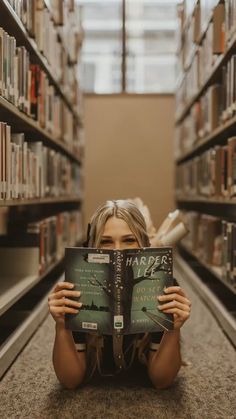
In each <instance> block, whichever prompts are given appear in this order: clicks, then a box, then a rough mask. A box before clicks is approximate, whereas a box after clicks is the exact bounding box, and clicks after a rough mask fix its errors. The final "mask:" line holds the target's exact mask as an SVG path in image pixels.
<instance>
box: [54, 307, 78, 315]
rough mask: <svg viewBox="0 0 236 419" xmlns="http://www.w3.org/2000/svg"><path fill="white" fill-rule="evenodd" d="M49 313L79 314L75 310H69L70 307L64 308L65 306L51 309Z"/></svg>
mask: <svg viewBox="0 0 236 419" xmlns="http://www.w3.org/2000/svg"><path fill="white" fill-rule="evenodd" d="M50 312H51V313H52V314H66V313H71V314H77V313H78V312H79V310H78V309H77V308H71V307H66V306H60V307H59V306H58V307H55V306H54V307H53V308H52V309H51V310H50Z"/></svg>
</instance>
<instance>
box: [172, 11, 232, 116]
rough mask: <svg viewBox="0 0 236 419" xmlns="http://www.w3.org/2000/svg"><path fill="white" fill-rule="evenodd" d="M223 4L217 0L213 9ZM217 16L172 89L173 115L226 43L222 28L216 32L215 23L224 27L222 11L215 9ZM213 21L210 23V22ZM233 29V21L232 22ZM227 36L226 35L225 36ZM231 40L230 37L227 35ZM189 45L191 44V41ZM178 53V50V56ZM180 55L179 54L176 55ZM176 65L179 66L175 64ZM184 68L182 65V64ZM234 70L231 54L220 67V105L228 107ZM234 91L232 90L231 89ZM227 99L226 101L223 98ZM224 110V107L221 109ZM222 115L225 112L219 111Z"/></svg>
mask: <svg viewBox="0 0 236 419" xmlns="http://www.w3.org/2000/svg"><path fill="white" fill-rule="evenodd" d="M223 6H224V4H219V5H218V6H217V7H216V10H218V8H220V10H221V9H222V8H223ZM218 15H219V17H218V20H217V21H216V24H215V26H211V25H210V26H209V28H208V31H207V32H206V36H205V38H204V39H203V41H202V45H201V46H199V47H198V48H196V49H195V55H194V57H193V59H192V60H191V66H190V67H189V69H188V71H186V72H185V73H184V77H183V78H181V83H180V86H179V87H178V89H177V92H176V104H177V109H178V112H177V117H179V116H180V115H181V113H182V112H183V110H184V109H185V107H186V106H188V104H189V103H190V102H191V100H192V99H193V98H194V96H195V95H196V94H197V93H198V92H199V90H200V89H201V87H202V86H203V85H204V83H205V82H206V81H207V80H208V78H209V76H210V75H211V73H212V71H213V68H214V66H215V65H216V60H217V59H218V57H219V56H221V55H222V54H223V53H224V52H225V51H226V50H227V44H226V43H225V35H224V30H223V29H222V31H221V32H220V30H219V27H221V28H224V27H225V18H224V16H225V13H224V11H222V13H218V14H217V16H218ZM212 25H213V23H212ZM235 30H236V24H235ZM227 39H228V38H227ZM230 40H231V41H232V38H230ZM191 45H192V44H191ZM180 56H181V54H179V57H180ZM180 59H181V58H180ZM179 67H181V66H180V65H179ZM182 70H183V71H184V65H182ZM234 73H235V56H233V57H232V58H229V60H228V63H226V64H224V66H223V67H222V73H221V77H219V79H220V78H221V80H222V81H221V83H220V85H221V88H220V87H219V89H221V90H222V92H221V95H222V102H223V106H224V108H226V109H228V107H229V106H228V101H230V96H231V95H232V91H234V92H235V80H234V77H233V74H234ZM234 94H235V93H234ZM226 100H227V103H225V101H226ZM223 111H224V114H225V109H224V110H223ZM223 116H224V119H225V117H226V115H223Z"/></svg>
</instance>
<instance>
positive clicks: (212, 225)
mask: <svg viewBox="0 0 236 419" xmlns="http://www.w3.org/2000/svg"><path fill="white" fill-rule="evenodd" d="M185 217H186V220H187V224H188V228H189V234H188V235H187V236H186V237H184V238H183V240H182V244H183V245H184V246H185V247H186V248H187V249H188V250H189V251H190V252H191V253H193V254H194V255H196V256H197V257H198V259H200V260H201V261H202V262H203V263H205V264H207V265H209V266H210V267H212V268H213V269H214V268H216V269H215V272H216V273H218V275H219V276H220V277H221V278H222V279H223V280H225V281H226V282H227V283H228V284H230V285H231V286H232V287H233V288H234V289H235V290H236V223H234V222H230V221H227V220H222V219H220V218H218V217H214V216H211V215H206V214H200V213H198V212H194V211H189V212H186V213H185Z"/></svg>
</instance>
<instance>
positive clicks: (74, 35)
mask: <svg viewBox="0 0 236 419" xmlns="http://www.w3.org/2000/svg"><path fill="white" fill-rule="evenodd" d="M8 2H9V3H10V4H11V6H12V8H13V10H14V11H15V13H16V14H17V15H18V17H19V18H20V19H21V21H22V23H23V25H24V26H25V28H26V30H27V32H28V34H29V36H30V37H32V38H33V39H34V40H35V42H36V45H37V49H38V50H39V51H40V52H41V53H42V54H43V55H44V57H45V58H46V59H47V61H48V64H49V65H50V67H51V69H52V71H53V75H54V77H55V78H56V79H57V80H58V81H60V79H61V71H64V70H65V67H62V66H61V64H62V63H61V62H60V57H61V55H64V54H65V55H66V59H67V62H68V61H69V62H70V63H74V64H76V63H77V61H78V54H79V50H80V47H81V32H82V28H81V13H80V10H81V9H80V7H79V6H78V5H77V4H76V3H75V1H71V0H70V1H61V0H53V1H50V2H48V1H47V2H45V1H44V0H35V1H31V0H26V1H23V2H22V1H21V0H9V1H8ZM47 5H49V8H48V7H47ZM58 25H60V26H58ZM62 36H63V41H64V42H61V38H62Z"/></svg>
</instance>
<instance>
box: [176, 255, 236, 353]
mask: <svg viewBox="0 0 236 419" xmlns="http://www.w3.org/2000/svg"><path fill="white" fill-rule="evenodd" d="M175 271H176V276H177V277H178V275H179V276H180V277H181V276H183V275H186V277H187V278H188V282H189V283H190V284H191V285H192V287H193V288H194V289H195V291H196V292H197V293H198V294H199V295H200V296H201V298H202V299H203V301H204V302H205V304H206V305H207V306H208V308H209V309H210V310H211V311H212V313H213V315H214V316H215V317H216V319H217V321H218V322H219V324H220V325H221V327H222V328H223V330H224V332H225V333H226V335H227V336H228V337H229V339H230V340H231V342H232V343H233V344H234V345H235V346H236V319H235V317H234V316H233V314H232V313H231V312H229V311H228V310H227V308H226V307H225V306H224V304H223V303H222V302H221V301H220V300H219V298H218V297H217V296H216V295H214V293H213V292H212V291H211V290H210V289H209V287H208V286H207V285H206V284H204V283H203V281H202V280H201V279H200V278H199V276H198V275H197V274H196V273H195V272H194V271H193V270H192V269H191V267H190V266H189V265H188V263H187V262H185V260H184V259H183V258H182V257H181V256H180V255H179V254H177V255H176V258H175Z"/></svg>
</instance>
